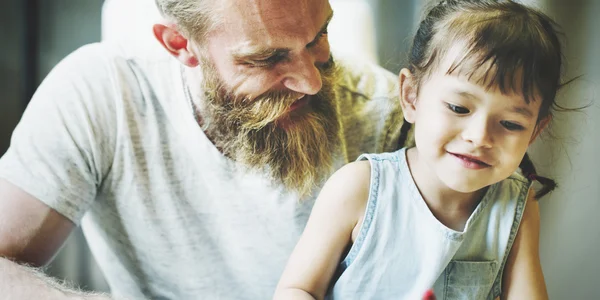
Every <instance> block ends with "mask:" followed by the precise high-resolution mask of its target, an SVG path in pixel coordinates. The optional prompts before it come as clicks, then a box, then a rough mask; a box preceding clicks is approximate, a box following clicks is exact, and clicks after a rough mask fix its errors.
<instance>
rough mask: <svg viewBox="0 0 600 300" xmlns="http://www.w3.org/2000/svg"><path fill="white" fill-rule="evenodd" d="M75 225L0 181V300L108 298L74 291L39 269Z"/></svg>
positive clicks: (19, 190) (11, 185)
mask: <svg viewBox="0 0 600 300" xmlns="http://www.w3.org/2000/svg"><path fill="white" fill-rule="evenodd" d="M73 228H74V224H73V223H72V222H71V221H70V220H69V219H67V218H65V217H64V216H62V215H61V214H59V213H57V212H56V211H55V210H53V209H51V208H50V207H48V206H47V205H45V204H44V203H42V202H41V201H39V200H38V199H36V198H35V197H33V196H31V195H29V194H27V193H26V192H24V191H23V190H21V189H20V188H18V187H17V186H15V185H13V184H11V183H9V182H8V181H6V180H3V179H0V291H1V295H0V298H3V299H40V300H46V299H47V300H54V299H57V300H58V299H98V300H100V299H108V298H105V297H102V296H99V295H89V296H86V295H85V294H83V293H78V292H75V291H74V290H72V289H69V288H67V287H65V286H62V285H60V284H59V283H57V281H55V280H53V279H51V278H49V277H47V276H45V275H44V274H43V273H41V272H39V271H38V270H36V269H34V268H31V267H26V266H22V265H19V264H18V263H16V262H19V263H23V264H28V265H32V266H42V265H44V264H46V263H48V262H49V261H50V259H51V258H52V257H53V256H54V254H56V252H57V251H58V249H59V248H60V247H61V246H62V244H63V243H64V241H65V240H66V239H67V237H68V236H69V234H70V232H71V231H72V230H73Z"/></svg>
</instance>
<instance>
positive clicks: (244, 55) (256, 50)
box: [232, 11, 333, 61]
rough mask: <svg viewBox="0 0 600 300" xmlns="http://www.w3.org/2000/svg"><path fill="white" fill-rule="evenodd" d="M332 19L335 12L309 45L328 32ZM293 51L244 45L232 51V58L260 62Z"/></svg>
mask: <svg viewBox="0 0 600 300" xmlns="http://www.w3.org/2000/svg"><path fill="white" fill-rule="evenodd" d="M331 18H333V11H331V13H330V14H329V17H327V20H326V21H325V23H324V24H323V26H321V29H320V30H319V32H318V33H317V35H316V36H315V38H314V39H313V40H312V41H311V42H310V43H308V45H311V44H314V43H315V42H316V41H317V40H318V39H319V38H320V36H321V34H322V33H323V32H324V31H325V30H327V26H329V22H331ZM290 51H292V49H290V48H263V47H260V46H248V45H244V46H241V47H239V48H238V49H235V50H233V51H232V56H233V59H234V60H237V61H245V60H253V59H255V60H260V59H266V58H269V57H273V56H283V55H285V54H287V53H288V52H290Z"/></svg>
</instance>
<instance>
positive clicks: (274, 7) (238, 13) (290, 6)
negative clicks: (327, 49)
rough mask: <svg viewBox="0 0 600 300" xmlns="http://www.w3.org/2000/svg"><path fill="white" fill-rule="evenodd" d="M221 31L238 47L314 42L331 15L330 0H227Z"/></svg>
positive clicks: (220, 8)
mask: <svg viewBox="0 0 600 300" xmlns="http://www.w3.org/2000/svg"><path fill="white" fill-rule="evenodd" d="M217 13H218V14H219V18H220V19H221V20H220V24H221V30H223V31H225V32H227V33H228V34H229V35H230V36H231V37H232V39H234V40H232V41H231V42H234V43H235V44H236V46H235V47H245V48H248V47H249V46H256V45H257V44H259V45H262V46H269V47H270V46H273V47H274V48H279V47H283V46H285V44H286V41H287V40H288V39H290V38H294V39H298V40H306V41H307V42H310V40H312V39H313V38H314V37H315V35H316V34H318V33H319V31H320V30H321V28H322V26H323V25H324V24H325V23H326V22H327V20H328V18H329V16H330V15H331V13H332V11H331V7H330V6H329V2H328V0H224V1H223V2H221V3H220V5H218V9H217Z"/></svg>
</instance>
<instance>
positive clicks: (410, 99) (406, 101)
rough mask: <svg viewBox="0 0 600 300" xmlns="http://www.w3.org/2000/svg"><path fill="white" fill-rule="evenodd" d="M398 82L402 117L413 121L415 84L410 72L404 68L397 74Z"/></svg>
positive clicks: (415, 98)
mask: <svg viewBox="0 0 600 300" xmlns="http://www.w3.org/2000/svg"><path fill="white" fill-rule="evenodd" d="M398 80H399V82H400V105H401V106H402V114H403V115H404V119H405V120H406V121H408V122H409V123H414V122H415V115H416V110H417V107H416V104H417V88H418V87H417V86H416V82H415V79H414V77H413V75H412V73H411V72H410V71H409V70H408V69H406V68H404V69H402V70H400V75H399V76H398Z"/></svg>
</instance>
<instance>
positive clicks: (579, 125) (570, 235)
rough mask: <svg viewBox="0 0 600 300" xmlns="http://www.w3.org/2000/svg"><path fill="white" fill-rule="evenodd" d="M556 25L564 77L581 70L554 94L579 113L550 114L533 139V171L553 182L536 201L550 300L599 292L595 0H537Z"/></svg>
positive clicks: (599, 50)
mask: <svg viewBox="0 0 600 300" xmlns="http://www.w3.org/2000/svg"><path fill="white" fill-rule="evenodd" d="M535 4H536V5H539V6H541V7H542V9H543V10H545V11H546V12H547V13H548V14H550V15H551V16H552V17H554V18H555V19H556V20H557V22H558V23H559V24H561V25H562V27H563V29H564V31H565V33H566V36H567V44H566V51H565V54H566V58H567V61H568V72H567V74H566V78H573V77H575V76H579V75H581V76H582V77H581V78H580V79H578V80H576V81H575V82H574V83H572V84H571V85H569V86H567V87H566V88H565V89H564V91H563V92H562V93H561V95H559V100H560V103H561V104H563V105H564V106H567V107H581V106H585V105H587V104H590V105H591V106H590V107H588V108H586V109H584V110H583V112H582V113H578V112H564V113H558V114H557V115H556V118H555V122H554V128H553V129H554V133H555V135H556V137H555V138H552V137H547V138H546V139H545V140H542V141H540V142H539V143H536V144H535V145H534V149H533V151H532V157H533V160H534V161H535V162H536V164H537V165H538V166H539V169H540V170H538V171H539V173H541V174H549V175H551V176H552V177H554V178H555V179H556V180H557V181H558V183H559V189H558V190H556V191H555V192H554V193H552V194H551V195H550V196H549V197H547V198H545V199H543V200H542V201H541V202H540V207H541V215H542V216H541V217H542V233H541V250H540V252H541V258H542V265H543V268H544V274H545V276H546V282H547V285H548V290H549V293H550V298H551V299H600V290H599V286H598V285H599V284H600V259H599V258H598V253H600V252H599V250H598V249H600V218H599V217H598V213H600V160H598V151H599V150H600V131H599V129H600V106H599V105H598V100H599V98H598V97H599V95H600V88H599V87H600V58H599V56H598V55H599V54H600V33H599V32H598V29H599V28H600V19H599V18H598V15H600V1H596V0H576V1H559V0H549V1H537V2H536V3H535Z"/></svg>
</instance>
